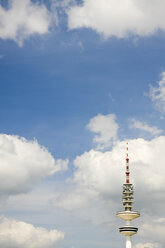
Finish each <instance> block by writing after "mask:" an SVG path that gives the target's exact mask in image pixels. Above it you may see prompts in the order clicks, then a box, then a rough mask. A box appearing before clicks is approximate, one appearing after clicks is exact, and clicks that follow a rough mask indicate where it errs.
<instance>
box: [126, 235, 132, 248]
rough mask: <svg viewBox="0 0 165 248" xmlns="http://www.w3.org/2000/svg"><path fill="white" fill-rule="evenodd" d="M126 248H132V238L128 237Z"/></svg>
mask: <svg viewBox="0 0 165 248" xmlns="http://www.w3.org/2000/svg"><path fill="white" fill-rule="evenodd" d="M126 248H132V243H131V236H126Z"/></svg>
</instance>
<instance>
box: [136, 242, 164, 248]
mask: <svg viewBox="0 0 165 248" xmlns="http://www.w3.org/2000/svg"><path fill="white" fill-rule="evenodd" d="M134 248H161V246H160V245H159V244H157V243H154V244H153V243H138V244H136V245H135V246H134Z"/></svg>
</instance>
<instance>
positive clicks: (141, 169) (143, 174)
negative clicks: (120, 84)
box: [53, 136, 165, 243]
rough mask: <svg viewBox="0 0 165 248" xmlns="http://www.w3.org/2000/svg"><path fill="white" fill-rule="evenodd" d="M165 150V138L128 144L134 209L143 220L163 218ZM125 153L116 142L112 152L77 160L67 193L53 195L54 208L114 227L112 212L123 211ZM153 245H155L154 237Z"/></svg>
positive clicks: (122, 144)
mask: <svg viewBox="0 0 165 248" xmlns="http://www.w3.org/2000/svg"><path fill="white" fill-rule="evenodd" d="M164 147H165V136H160V137H156V138H154V139H152V140H149V141H148V140H145V139H132V140H129V156H130V170H131V182H132V183H133V184H134V187H135V206H134V209H137V210H139V211H140V212H142V213H143V216H144V215H152V216H155V217H159V218H163V216H164V204H165V184H164V175H165V167H164V164H165V159H164ZM125 149H126V142H125V141H118V143H116V144H115V145H114V146H113V148H112V150H111V151H106V152H102V151H96V150H90V151H89V152H85V153H83V154H82V155H80V156H77V157H76V159H75V161H74V166H75V171H74V175H73V178H71V179H70V181H68V182H67V186H66V188H67V189H66V190H63V192H61V193H60V194H59V192H58V194H57V193H56V192H55V195H57V197H55V199H54V202H53V203H54V205H55V206H57V207H60V208H64V209H67V210H70V211H71V210H73V211H74V213H75V212H76V209H77V211H78V212H79V216H81V218H85V219H89V220H91V221H92V222H94V223H96V224H103V223H106V222H108V223H113V225H114V222H115V221H116V220H115V219H116V218H115V212H116V211H117V210H121V209H122V205H121V201H120V199H121V192H122V183H124V182H125V173H124V172H125ZM160 199H161V200H160ZM110 213H113V214H110ZM147 221H148V220H147ZM154 242H157V240H156V236H155V239H154V240H153V243H154ZM162 242H164V241H162ZM164 243H165V242H164Z"/></svg>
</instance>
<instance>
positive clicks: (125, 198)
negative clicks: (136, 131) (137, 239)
mask: <svg viewBox="0 0 165 248" xmlns="http://www.w3.org/2000/svg"><path fill="white" fill-rule="evenodd" d="M126 149H127V153H126V173H125V174H126V182H125V183H124V184H123V195H122V203H123V206H124V210H123V211H120V212H117V214H116V215H117V217H119V218H121V219H122V220H125V225H124V226H122V227H120V228H119V232H120V233H121V234H124V235H125V236H126V248H132V242H131V236H132V235H134V234H136V233H137V231H138V228H137V227H134V226H132V225H131V221H132V220H134V219H136V218H138V217H140V213H139V212H137V211H133V210H132V205H133V203H134V196H133V193H134V191H133V185H132V184H131V183H130V171H129V157H128V143H127V148H126Z"/></svg>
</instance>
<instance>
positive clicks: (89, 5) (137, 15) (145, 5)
mask: <svg viewBox="0 0 165 248" xmlns="http://www.w3.org/2000/svg"><path fill="white" fill-rule="evenodd" d="M164 9H165V2H164V0H159V1H157V0H153V1H150V0H145V1H144V0H97V1H95V0H83V1H82V4H79V5H74V6H72V7H70V8H69V10H68V12H67V13H68V26H69V29H77V28H91V29H93V30H94V31H96V32H97V33H99V34H100V35H103V36H104V37H105V38H108V37H112V36H115V37H117V38H125V37H128V36H130V35H137V36H149V35H153V34H154V33H156V32H157V31H159V30H162V31H165V15H164V14H165V11H164Z"/></svg>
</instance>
